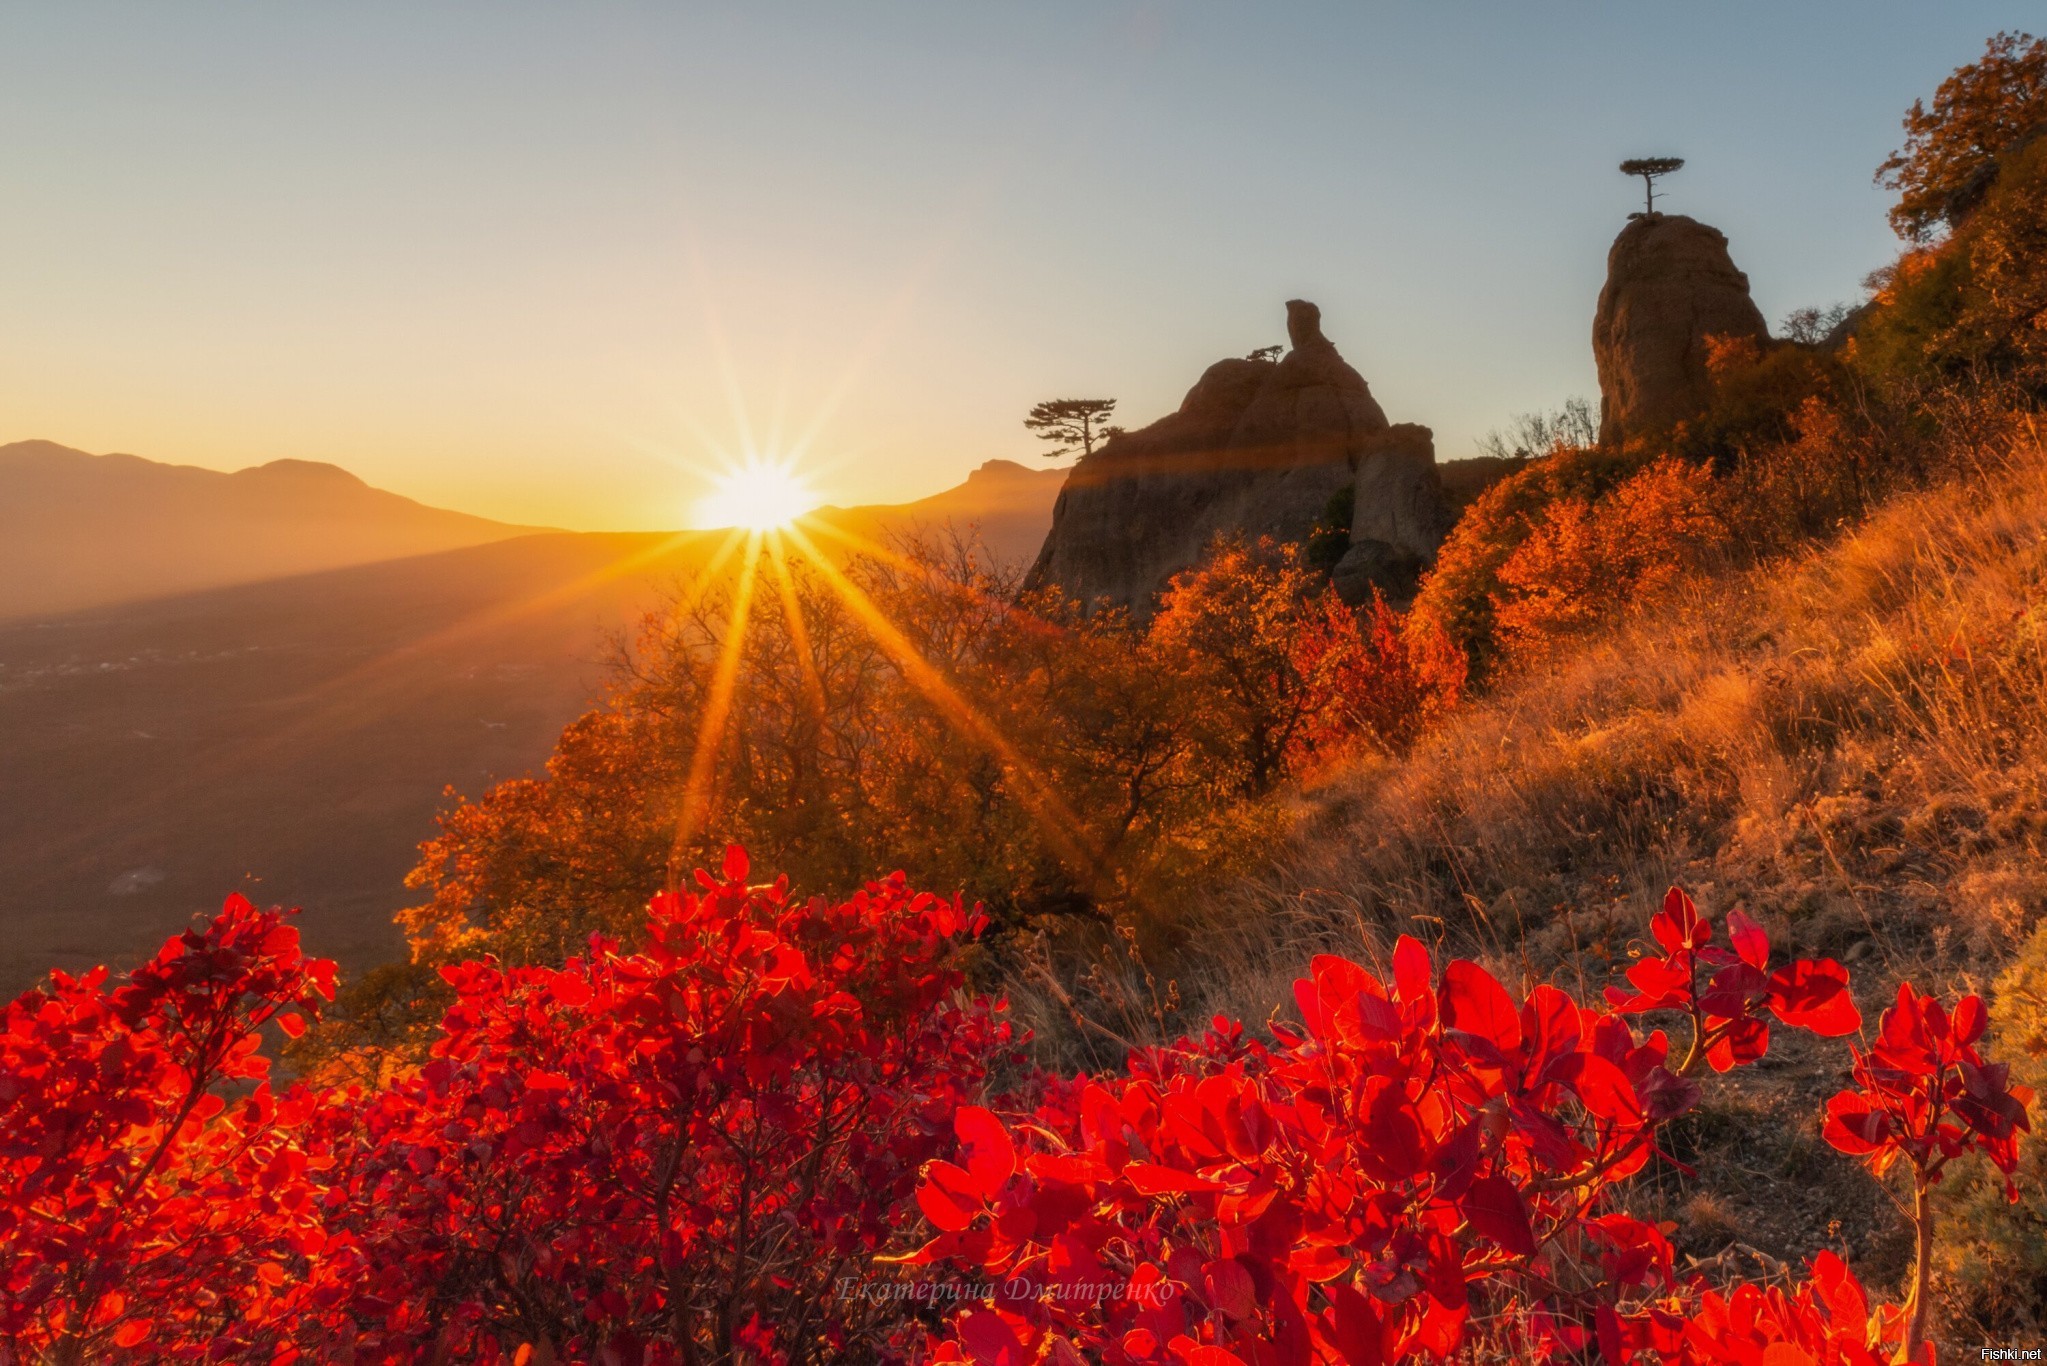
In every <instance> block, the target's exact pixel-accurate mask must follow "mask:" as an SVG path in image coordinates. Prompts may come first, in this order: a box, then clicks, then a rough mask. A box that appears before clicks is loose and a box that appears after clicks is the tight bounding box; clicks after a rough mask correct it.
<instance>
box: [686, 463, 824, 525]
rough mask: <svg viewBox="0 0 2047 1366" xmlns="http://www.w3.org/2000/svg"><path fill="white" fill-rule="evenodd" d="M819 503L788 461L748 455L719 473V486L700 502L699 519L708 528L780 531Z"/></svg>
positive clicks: (698, 507)
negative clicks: (732, 466)
mask: <svg viewBox="0 0 2047 1366" xmlns="http://www.w3.org/2000/svg"><path fill="white" fill-rule="evenodd" d="M816 506H817V495H816V494H814V493H812V492H811V490H810V486H809V485H808V484H806V483H804V482H803V476H801V475H800V474H798V473H797V472H796V471H795V470H794V469H792V468H791V467H790V466H789V464H788V463H787V462H786V461H782V460H773V459H768V458H764V457H761V456H749V457H748V458H747V460H746V463H745V464H743V465H741V466H739V467H738V468H737V469H734V470H731V471H728V472H727V473H725V474H721V475H719V476H718V481H717V487H716V488H715V489H714V490H713V491H712V492H711V494H710V496H709V497H707V498H705V499H703V501H701V502H700V503H698V504H697V521H698V522H699V523H700V524H701V525H703V526H707V527H741V528H744V529H745V530H747V531H779V530H780V529H782V528H783V527H786V526H788V525H789V524H790V523H791V522H793V521H795V520H796V519H797V518H798V517H801V516H802V515H803V514H804V513H806V512H808V511H810V510H811V509H812V508H814V507H816Z"/></svg>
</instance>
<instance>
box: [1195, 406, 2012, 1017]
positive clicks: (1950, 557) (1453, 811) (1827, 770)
mask: <svg viewBox="0 0 2047 1366" xmlns="http://www.w3.org/2000/svg"><path fill="white" fill-rule="evenodd" d="M1305 801H1306V802H1307V809H1306V810H1305V811H1304V812H1303V818H1302V821H1301V824H1300V827H1299V834H1298V837H1297V838H1296V840H1295V841H1294V843H1293V845H1292V847H1291V848H1290V849H1288V850H1287V851H1285V853H1284V854H1283V855H1282V856H1281V857H1280V859H1279V860H1278V861H1277V863H1276V865H1275V867H1274V868H1273V869H1272V870H1271V872H1270V874H1269V875H1268V876H1267V877H1266V878H1265V879H1264V880H1263V881H1262V883H1261V885H1260V886H1259V887H1258V888H1257V889H1256V892H1255V894H1254V895H1251V896H1249V897H1247V898H1245V904H1242V905H1241V906H1240V907H1238V908H1236V909H1237V914H1234V915H1232V916H1229V917H1225V919H1227V920H1229V921H1231V922H1233V923H1234V924H1235V925H1236V926H1237V927H1239V928H1238V930H1237V932H1236V933H1235V934H1229V933H1228V931H1227V930H1225V931H1223V932H1224V933H1225V934H1226V936H1227V937H1230V938H1237V937H1245V936H1248V940H1247V942H1246V943H1245V944H1244V945H1243V946H1241V947H1242V949H1243V950H1245V951H1248V950H1250V949H1251V948H1252V947H1253V944H1254V943H1256V942H1257V941H1260V940H1262V941H1263V943H1262V951H1260V952H1257V953H1255V954H1254V955H1252V956H1253V957H1255V958H1257V959H1270V958H1272V957H1273V956H1274V955H1275V953H1276V954H1277V956H1279V957H1286V956H1288V952H1287V950H1288V947H1289V946H1290V945H1292V944H1294V943H1295V941H1296V940H1299V941H1301V943H1300V946H1302V947H1305V946H1307V945H1308V944H1309V943H1314V944H1318V945H1319V944H1322V943H1329V942H1336V943H1341V942H1342V941H1343V940H1345V939H1349V940H1350V941H1351V942H1352V943H1354V944H1357V945H1359V946H1360V947H1363V948H1365V949H1366V950H1367V951H1370V950H1371V949H1373V948H1375V947H1377V946H1378V944H1380V943H1381V942H1383V940H1384V938H1385V937H1386V936H1387V935H1389V934H1395V933H1402V932H1407V933H1418V934H1420V935H1422V936H1423V937H1425V938H1431V939H1437V940H1447V941H1448V942H1449V943H1450V945H1451V946H1453V947H1455V948H1457V949H1459V950H1460V951H1470V950H1473V949H1476V950H1478V951H1479V952H1480V953H1482V954H1484V955H1487V956H1489V957H1492V958H1493V959H1495V960H1496V961H1497V962H1499V963H1500V964H1501V965H1502V966H1506V967H1508V968H1509V969H1510V970H1513V969H1517V968H1518V969H1521V970H1523V971H1526V972H1528V973H1531V974H1536V975H1542V976H1549V975H1552V974H1553V973H1556V972H1558V971H1559V970H1562V971H1563V972H1564V973H1565V975H1566V976H1567V977H1576V976H1578V975H1580V974H1582V975H1583V976H1584V977H1585V978H1586V979H1588V980H1589V981H1591V982H1593V983H1597V982H1598V981H1600V980H1602V979H1603V978H1604V977H1605V975H1606V974H1607V971H1608V965H1609V964H1611V963H1614V962H1617V961H1619V960H1620V959H1621V958H1622V957H1623V956H1624V955H1625V953H1626V946H1627V943H1628V941H1629V940H1630V939H1631V938H1632V937H1633V936H1635V935H1637V934H1638V933H1639V932H1640V928H1641V926H1642V925H1643V924H1644V923H1645V921H1646V918H1647V916H1648V914H1649V913H1650V912H1651V910H1653V908H1654V906H1655V903H1656V900H1657V899H1658V898H1659V897H1660V896H1661V894H1662V891H1663V889H1664V888H1665V887H1666V886H1668V885H1669V884H1671V883H1672V882H1681V883H1683V884H1685V885H1686V886H1687V887H1688V888H1690V889H1692V890H1693V892H1694V893H1695V895H1698V896H1700V898H1701V900H1702V902H1704V903H1705V904H1707V905H1709V906H1712V907H1716V908H1722V909H1724V908H1725V907H1727V906H1730V905H1733V904H1735V903H1736V902H1740V903H1742V904H1744V905H1745V906H1746V907H1747V908H1748V910H1749V911H1750V913H1751V914H1754V915H1756V916H1758V918H1760V919H1761V920H1762V921H1763V923H1764V924H1765V925H1766V926H1767V927H1768V928H1769V929H1770V930H1771V931H1772V933H1773V934H1774V935H1776V936H1777V937H1778V938H1779V939H1780V940H1781V941H1783V942H1785V943H1787V944H1790V945H1794V946H1796V947H1798V948H1799V949H1801V950H1803V951H1807V952H1824V953H1832V954H1836V955H1840V956H1843V957H1846V958H1848V959H1851V960H1854V961H1857V962H1870V963H1871V966H1874V967H1877V968H1879V969H1881V971H1880V972H1878V973H1877V974H1875V975H1878V976H1894V975H1895V974H1897V973H1899V972H1903V971H1905V970H1907V969H1910V970H1913V971H1919V972H1922V973H1923V972H1924V971H1925V970H1926V969H1927V968H1929V967H1930V968H1931V969H1933V971H1934V972H1935V973H1936V975H1938V976H1939V977H1941V978H1942V979H1943V981H1944V982H1952V983H1956V984H1959V983H1961V982H1968V983H1970V984H1972V985H1973V984H1977V983H1980V982H1981V981H1982V980H1983V975H1984V974H1985V973H1986V972H1988V971H1991V970H1994V968H1995V967H1996V966H1997V965H1999V964H2000V963H2002V962H2003V961H2004V960H2005V959H2006V958H2007V957H2008V956H2009V954H2010V953H2011V951H2012V950H2013V949H2014V948H2015V947H2016V945H2017V944H2018V942H2019V941H2020V940H2021V939H2022V938H2023V936H2024V935H2025V933H2026V932H2027V931H2028V930H2029V929H2030V928H2031V926H2032V925H2033V924H2034V923H2036V922H2037V921H2038V920H2039V919H2040V917H2041V915H2042V912H2043V910H2047V868H2043V865H2042V862H2041V858H2040V854H2041V847H2042V844H2043V843H2047V453H2043V452H2042V451H2041V450H2040V449H2039V447H2038V446H2037V444H2035V443H2033V442H2031V441H2028V442H2025V443H2020V444H2017V445H2015V446H2013V447H2011V448H2009V449H2002V450H1997V451H1994V452H1989V453H1987V454H1986V456H1985V458H1984V459H1983V460H1981V461H1979V462H1978V463H1977V469H1976V472H1975V473H1974V475H1973V476H1972V477H1969V478H1964V479H1957V480H1955V481H1953V482H1951V483H1949V484H1946V485H1944V486H1942V487H1940V488H1937V489H1934V490H1930V491H1926V492H1921V493H1915V494H1911V495H1907V496H1904V497H1901V498H1899V499H1896V500H1895V501H1893V502H1892V503H1891V504H1890V505H1889V506H1888V507H1886V508H1885V509H1883V510H1882V511H1881V512H1880V513H1878V514H1877V515H1876V516H1875V517H1874V518H1872V519H1871V520H1870V521H1869V522H1868V523H1866V524H1865V525H1864V526H1862V527H1861V528H1859V529H1858V530H1856V531H1855V532H1854V533H1852V534H1850V535H1848V536H1846V537H1845V538H1843V539H1841V540H1839V541H1837V542H1834V543H1833V544H1831V545H1828V546H1826V547H1825V548H1823V549H1816V550H1813V551H1811V552H1809V553H1807V554H1805V555H1804V556H1802V557H1800V558H1798V559H1796V560H1792V561H1788V562H1787V561H1783V560H1779V561H1776V562H1774V563H1772V564H1770V565H1767V566H1765V567H1763V568H1760V569H1754V570H1749V571H1746V572H1741V573H1728V574H1723V575H1719V576H1715V577H1713V578H1711V579H1709V580H1707V581H1705V582H1703V583H1701V584H1698V585H1696V586H1694V587H1692V588H1691V589H1689V590H1687V591H1686V592H1685V593H1684V594H1683V595H1681V596H1680V597H1678V598H1676V599H1674V600H1666V601H1663V602H1661V603H1658V604H1656V605H1655V606H1654V607H1652V608H1649V609H1646V610H1644V611H1642V612H1640V613H1638V614H1637V615H1636V616H1635V617H1634V618H1633V619H1632V620H1630V621H1628V622H1626V623H1624V624H1622V625H1621V626H1619V627H1617V628H1616V629H1614V630H1612V631H1610V632H1608V633H1606V634H1605V635H1603V636H1601V637H1598V638H1594V639H1591V640H1589V641H1587V642H1586V643H1585V644H1584V646H1583V648H1581V649H1579V650H1576V651H1574V652H1572V653H1571V654H1569V655H1568V656H1567V657H1565V658H1563V659H1561V660H1560V661H1558V662H1557V663H1555V664H1554V665H1552V666H1551V667H1549V668H1547V669H1545V670H1544V671H1542V672H1540V673H1539V674H1535V675H1532V676H1529V677H1526V678H1524V679H1522V680H1520V681H1519V682H1518V683H1517V684H1516V685H1515V686H1513V687H1511V688H1509V689H1507V690H1505V691H1503V692H1502V693H1500V694H1498V695H1496V696H1495V697H1493V698H1492V699H1489V700H1487V701H1486V702H1483V703H1481V704H1478V705H1476V706H1473V707H1471V708H1470V709H1468V710H1467V711H1465V712H1464V713H1462V714H1461V715H1460V716H1458V717H1456V718H1454V719H1453V720H1452V721H1451V722H1450V723H1449V724H1447V725H1445V726H1444V727H1443V728H1442V729H1441V730H1440V731H1439V732H1438V733H1437V734H1436V735H1434V736H1433V737H1432V738H1431V739H1430V740H1429V741H1427V742H1426V743H1425V744H1423V745H1422V746H1421V747H1420V748H1419V749H1417V750H1416V751H1415V752H1414V753H1413V754H1412V755H1410V756H1409V757H1407V758H1406V759H1404V760H1399V761H1385V762H1380V763H1376V764H1372V765H1367V766H1365V767H1362V768H1359V769H1356V770H1353V771H1352V772H1350V773H1348V774H1345V775H1342V776H1341V777H1340V778H1338V779H1337V780H1335V781H1333V782H1331V783H1330V784H1328V785H1326V786H1325V787H1324V788H1322V789H1321V790H1320V791H1317V792H1315V793H1312V794H1309V796H1308V797H1307V798H1306V799H1305ZM1228 956H1230V955H1228V954H1225V957H1228ZM1871 960H1873V962H1872V961H1871ZM1297 966H1298V961H1295V962H1292V963H1287V964H1284V965H1282V964H1280V963H1277V962H1274V963H1271V964H1270V970H1269V972H1268V971H1267V970H1266V969H1259V970H1256V971H1253V972H1251V973H1250V975H1249V976H1247V977H1245V978H1243V979H1241V980H1239V979H1238V978H1237V974H1236V972H1235V971H1234V970H1227V971H1218V972H1216V973H1214V974H1213V980H1212V981H1211V982H1209V983H1208V984H1207V988H1208V989H1209V990H1210V991H1212V992H1214V993H1216V994H1217V997H1218V1000H1217V1004H1218V1005H1229V1006H1232V1007H1234V1008H1236V1009H1239V1010H1243V1011H1246V1012H1248V1013H1250V1014H1253V1015H1260V1014H1262V1013H1263V1010H1262V1009H1260V1008H1258V1003H1259V1002H1260V1001H1264V1000H1268V999H1269V998H1267V997H1266V996H1265V994H1264V992H1265V979H1266V977H1267V976H1268V975H1271V976H1276V977H1278V978H1281V979H1285V978H1287V977H1289V976H1290V974H1291V971H1292V969H1293V968H1294V967H1297Z"/></svg>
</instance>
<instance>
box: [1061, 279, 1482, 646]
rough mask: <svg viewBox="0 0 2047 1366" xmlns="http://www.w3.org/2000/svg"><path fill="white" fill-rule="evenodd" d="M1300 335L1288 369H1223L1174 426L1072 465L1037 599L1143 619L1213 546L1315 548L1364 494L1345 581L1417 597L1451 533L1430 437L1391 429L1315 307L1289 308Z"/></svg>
mask: <svg viewBox="0 0 2047 1366" xmlns="http://www.w3.org/2000/svg"><path fill="white" fill-rule="evenodd" d="M1287 336H1288V338H1289V340H1290V341H1291V342H1292V343H1293V349H1292V350H1290V351H1289V352H1288V353H1287V354H1286V355H1285V357H1283V358H1282V359H1280V360H1278V361H1271V360H1224V361H1217V362H1216V363H1215V364H1214V365H1211V366H1209V367H1208V369H1207V370H1206V371H1205V372H1204V373H1203V374H1202V376H1201V379H1200V380H1199V381H1198V382H1197V383H1196V384H1195V386H1194V387H1193V388H1192V389H1190V390H1188V391H1187V397H1186V398H1185V399H1184V400H1182V401H1181V404H1180V407H1179V410H1178V411H1177V412H1173V413H1169V414H1167V415H1166V416H1165V417H1162V418H1160V419H1159V420H1158V421H1156V422H1154V423H1152V424H1151V425H1150V426H1148V427H1143V428H1140V429H1138V430H1136V431H1132V432H1124V433H1121V434H1119V435H1117V436H1114V437H1112V438H1111V439H1110V440H1109V441H1108V442H1107V443H1105V444H1104V445H1103V446H1101V447H1100V448H1099V449H1098V450H1096V451H1095V453H1094V454H1093V455H1090V456H1087V457H1086V458H1084V459H1082V460H1081V461H1080V463H1079V464H1077V465H1075V466H1074V468H1073V471H1072V473H1071V474H1069V475H1068V476H1067V480H1066V485H1065V487H1064V488H1063V489H1062V490H1061V492H1060V494H1059V501H1058V503H1057V504H1056V505H1055V507H1054V509H1053V513H1052V530H1051V533H1050V534H1049V535H1047V536H1046V538H1045V545H1044V549H1043V550H1041V551H1040V552H1039V554H1038V559H1037V563H1036V564H1035V565H1034V566H1033V567H1032V569H1031V571H1030V575H1029V578H1028V579H1027V584H1028V585H1029V586H1032V587H1057V588H1059V589H1061V590H1063V591H1064V592H1065V593H1066V594H1067V595H1068V596H1069V597H1071V598H1074V599H1077V600H1079V601H1081V602H1084V603H1087V604H1089V605H1090V606H1093V605H1099V604H1103V603H1108V604H1113V605H1117V606H1123V607H1128V608H1129V609H1130V610H1131V611H1132V613H1133V614H1135V615H1137V616H1138V617H1140V618H1141V617H1145V616H1148V615H1149V614H1150V612H1151V609H1152V606H1153V603H1154V601H1155V599H1156V597H1157V595H1158V593H1159V591H1160V590H1161V589H1163V588H1164V587H1165V586H1166V583H1167V581H1168V580H1170V579H1171V578H1172V576H1173V575H1175V574H1177V573H1179V572H1180V571H1181V570H1183V569H1187V568H1190V567H1191V566H1193V565H1194V564H1196V563H1198V562H1199V561H1200V559H1201V558H1202V555H1203V553H1204V552H1205V551H1206V550H1207V548H1208V546H1209V544H1210V543H1211V542H1212V541H1213V540H1214V539H1215V538H1216V536H1218V535H1224V534H1239V535H1243V536H1247V537H1259V536H1271V537H1273V538H1275V539H1278V540H1284V541H1294V542H1301V541H1305V540H1306V539H1307V538H1308V535H1309V533H1311V532H1312V531H1313V530H1314V529H1315V527H1316V525H1317V523H1318V522H1319V521H1320V520H1321V518H1322V517H1323V514H1324V512H1325V510H1326V509H1327V508H1328V507H1329V501H1330V497H1331V495H1333V494H1335V493H1337V492H1338V491H1339V490H1341V489H1345V488H1351V489H1354V490H1355V501H1354V510H1353V512H1352V522H1351V525H1352V532H1351V550H1350V553H1349V554H1348V555H1346V557H1345V561H1344V563H1345V565H1348V566H1349V569H1348V571H1347V572H1346V573H1345V574H1344V575H1343V578H1344V581H1345V582H1346V583H1348V584H1349V585H1350V586H1351V588H1352V591H1361V592H1364V593H1369V591H1370V586H1371V585H1372V584H1374V583H1378V584H1382V585H1383V586H1385V587H1387V588H1388V589H1390V590H1392V591H1394V592H1396V593H1398V592H1400V591H1401V590H1402V589H1403V588H1408V587H1411V585H1412V581H1413V577H1414V575H1415V574H1416V573H1417V572H1418V571H1419V569H1420V568H1421V566H1422V565H1424V564H1426V563H1427V561H1428V560H1429V559H1430V557H1432V556H1433V555H1434V554H1435V550H1436V546H1437V545H1438V544H1439V543H1440V542H1441V541H1442V538H1443V535H1444V533H1445V532H1446V531H1447V530H1448V526H1449V516H1448V514H1447V512H1446V511H1445V509H1444V506H1443V500H1442V492H1441V489H1440V487H1439V485H1438V483H1437V479H1436V463H1435V454H1434V449H1433V445H1432V442H1431V439H1430V436H1429V431H1428V428H1426V427H1418V426H1414V425H1412V424H1403V425H1401V426H1398V427H1395V426H1391V425H1389V424H1388V423H1387V421H1386V414H1385V413H1384V412H1383V411H1382V410H1381V409H1380V407H1379V405H1378V403H1377V402H1376V401H1375V400H1374V399H1373V398H1372V391H1371V388H1370V386H1368V385H1367V384H1366V383H1365V381H1364V379H1363V377H1362V376H1360V375H1359V374H1358V372H1357V371H1356V370H1353V369H1352V368H1351V367H1350V366H1349V365H1348V364H1346V363H1345V361H1344V359H1343V357H1342V356H1341V355H1339V354H1338V353H1337V350H1336V347H1335V346H1334V344H1332V343H1331V342H1330V341H1329V339H1328V338H1327V337H1325V336H1323V335H1322V315H1321V310H1319V309H1317V308H1316V307H1315V305H1313V304H1311V303H1307V302H1305V301H1303V300H1299V299H1296V300H1293V301H1292V302H1290V303H1289V304H1287ZM1339 568H1342V567H1341V566H1339Z"/></svg>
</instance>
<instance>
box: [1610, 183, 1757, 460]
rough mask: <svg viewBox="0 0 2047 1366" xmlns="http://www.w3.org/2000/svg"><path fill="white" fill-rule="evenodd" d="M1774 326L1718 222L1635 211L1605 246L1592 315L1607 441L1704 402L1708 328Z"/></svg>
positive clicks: (1720, 332)
mask: <svg viewBox="0 0 2047 1366" xmlns="http://www.w3.org/2000/svg"><path fill="white" fill-rule="evenodd" d="M1768 336H1769V329H1768V327H1767V326H1766V325H1765V324H1764V322H1763V315H1762V313H1761V312H1760V311H1758V310H1757V308H1756V305H1755V301H1754V300H1752V299H1750V298H1749V293H1748V276H1746V275H1744V274H1742V273H1741V272H1740V271H1739V270H1736V269H1735V267H1734V261H1733V259H1732V258H1731V257H1729V256H1728V254H1727V238H1726V236H1725V235H1723V234H1722V233H1721V232H1720V230H1719V229H1717V228H1712V227H1708V226H1707V225H1706V224H1704V223H1701V222H1698V221H1697V220H1695V219H1691V218H1686V217H1683V216H1682V215H1677V214H1660V213H1659V214H1649V215H1638V216H1636V218H1635V219H1634V220H1633V221H1632V222H1630V223H1629V224H1628V225H1627V226H1626V227H1625V228H1622V229H1621V233H1620V236H1618V237H1616V238H1614V241H1613V249H1612V250H1611V251H1609V252H1608V253H1607V255H1606V285H1605V287H1604V288H1602V289H1601V290H1600V291H1599V309H1598V312H1597V313H1596V314H1595V315H1594V317H1593V320H1592V358H1593V360H1594V361H1595V362H1597V364H1598V366H1599V396H1600V403H1599V410H1600V417H1599V439H1600V442H1601V444H1613V443H1618V442H1620V441H1622V440H1624V439H1625V438H1627V437H1629V436H1639V435H1644V434H1647V433H1650V432H1654V431H1658V430H1661V429H1664V428H1668V427H1670V426H1671V425H1673V424H1674V423H1677V422H1681V421H1683V420H1684V419H1685V418H1688V417H1691V416H1693V415H1694V414H1696V413H1699V412H1701V411H1703V410H1704V408H1705V406H1706V403H1707V400H1708V399H1709V397H1710V388H1709V378H1708V375H1707V371H1706V339H1707V338H1708V337H1747V338H1753V339H1755V340H1757V341H1764V340H1767V338H1768Z"/></svg>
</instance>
